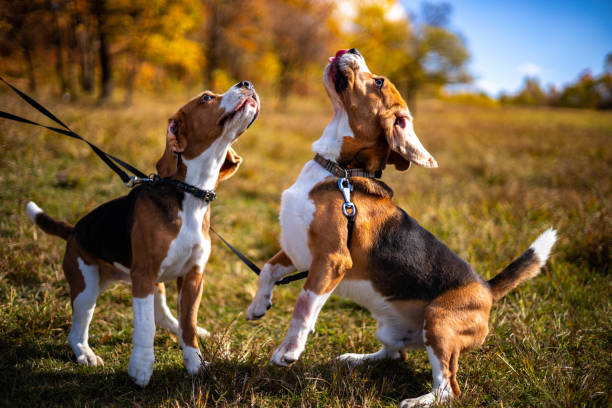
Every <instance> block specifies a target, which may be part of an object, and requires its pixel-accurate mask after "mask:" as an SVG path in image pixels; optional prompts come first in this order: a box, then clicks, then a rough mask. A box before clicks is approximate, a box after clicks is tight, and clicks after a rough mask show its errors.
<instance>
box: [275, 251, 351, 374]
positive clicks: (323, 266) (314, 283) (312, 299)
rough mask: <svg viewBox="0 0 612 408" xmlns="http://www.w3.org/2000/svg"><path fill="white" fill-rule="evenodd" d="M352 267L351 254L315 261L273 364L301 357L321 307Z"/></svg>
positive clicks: (280, 363)
mask: <svg viewBox="0 0 612 408" xmlns="http://www.w3.org/2000/svg"><path fill="white" fill-rule="evenodd" d="M344 250H345V251H346V249H344ZM346 254H348V251H346ZM351 265H352V264H351V261H350V255H349V256H348V257H347V256H346V255H345V254H344V253H343V254H338V253H331V254H330V253H327V254H325V256H324V257H322V258H319V259H317V257H315V258H314V259H313V262H312V265H311V268H310V272H309V273H308V278H307V279H306V283H305V285H304V288H303V289H302V291H301V292H300V295H299V296H298V298H297V301H296V303H295V308H294V309H293V316H292V318H291V323H290V324H289V330H288V331H287V334H286V335H285V339H284V340H283V342H282V343H281V345H280V346H279V347H278V348H277V349H276V351H274V354H272V359H271V361H272V363H273V364H276V365H278V366H288V365H290V364H292V363H293V362H295V361H296V360H297V359H298V358H299V357H300V355H301V354H302V352H303V351H304V346H305V345H306V340H307V339H308V335H309V334H310V333H312V332H314V327H315V323H316V321H317V317H318V316H319V312H320V311H321V308H322V307H323V305H324V304H325V302H326V301H327V299H328V298H329V295H331V293H332V292H333V291H334V289H335V288H336V286H338V284H339V283H340V281H341V280H342V278H343V277H344V272H345V271H346V269H348V268H350V267H351Z"/></svg>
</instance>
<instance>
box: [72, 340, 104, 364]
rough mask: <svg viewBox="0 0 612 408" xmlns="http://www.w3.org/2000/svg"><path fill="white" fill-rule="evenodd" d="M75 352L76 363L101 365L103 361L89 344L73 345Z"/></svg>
mask: <svg viewBox="0 0 612 408" xmlns="http://www.w3.org/2000/svg"><path fill="white" fill-rule="evenodd" d="M73 348H74V350H75V354H76V359H77V363H79V364H83V365H86V366H103V365H104V361H102V359H101V358H100V356H97V355H96V354H95V353H94V352H93V350H92V349H91V348H89V346H87V345H84V344H82V343H78V344H77V345H76V347H73Z"/></svg>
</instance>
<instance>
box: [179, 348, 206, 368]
mask: <svg viewBox="0 0 612 408" xmlns="http://www.w3.org/2000/svg"><path fill="white" fill-rule="evenodd" d="M183 364H184V365H185V368H186V369H187V372H188V373H189V374H190V375H196V374H197V373H198V372H199V371H200V370H201V369H202V364H206V363H205V362H204V361H203V360H202V353H200V350H199V349H197V348H195V347H190V346H183Z"/></svg>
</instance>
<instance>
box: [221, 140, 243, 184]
mask: <svg viewBox="0 0 612 408" xmlns="http://www.w3.org/2000/svg"><path fill="white" fill-rule="evenodd" d="M241 163H242V157H240V156H239V155H238V153H236V151H235V150H234V149H232V148H231V147H230V148H229V149H228V151H227V154H226V155H225V161H224V162H223V165H222V166H221V170H220V171H219V181H222V180H227V179H228V178H230V177H232V176H233V175H234V173H236V172H237V171H238V167H240V164H241Z"/></svg>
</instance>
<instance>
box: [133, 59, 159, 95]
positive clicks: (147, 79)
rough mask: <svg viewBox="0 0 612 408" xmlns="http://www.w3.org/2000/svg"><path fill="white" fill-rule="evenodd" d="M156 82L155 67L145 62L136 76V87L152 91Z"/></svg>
mask: <svg viewBox="0 0 612 408" xmlns="http://www.w3.org/2000/svg"><path fill="white" fill-rule="evenodd" d="M154 80H155V66H154V65H153V64H151V63H150V62H143V63H142V64H141V65H140V69H139V70H138V75H137V76H136V82H135V86H136V88H139V89H146V90H147V91H150V90H152V89H153V86H152V85H153V81H154Z"/></svg>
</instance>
